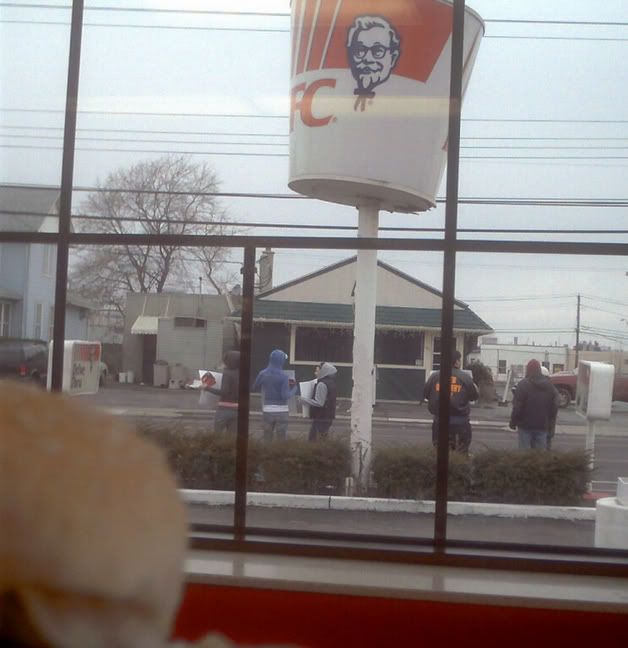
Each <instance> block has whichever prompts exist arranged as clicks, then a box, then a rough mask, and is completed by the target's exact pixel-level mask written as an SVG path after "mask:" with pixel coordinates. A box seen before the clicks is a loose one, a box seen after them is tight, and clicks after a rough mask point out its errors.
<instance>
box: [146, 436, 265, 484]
mask: <svg viewBox="0 0 628 648" xmlns="http://www.w3.org/2000/svg"><path fill="white" fill-rule="evenodd" d="M139 431H140V433H141V434H143V435H144V436H146V437H147V438H148V439H150V440H152V441H154V442H155V443H157V444H158V445H160V446H161V447H162V448H163V449H164V451H165V453H166V458H167V460H168V463H169V465H170V467H171V468H172V470H173V471H174V472H175V473H176V475H177V477H178V479H179V484H180V486H181V487H182V488H197V489H211V490H233V488H234V484H235V437H233V438H228V437H225V436H223V435H220V434H215V433H213V432H196V433H189V432H186V430H185V428H184V427H183V426H182V425H174V426H169V427H154V426H142V427H140V428H139ZM258 456H259V448H258V445H257V444H256V443H255V442H249V461H248V465H247V475H248V476H247V480H248V484H249V486H250V485H251V484H252V483H253V474H254V472H255V467H256V465H257V462H258Z"/></svg>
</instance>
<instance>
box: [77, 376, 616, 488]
mask: <svg viewBox="0 0 628 648" xmlns="http://www.w3.org/2000/svg"><path fill="white" fill-rule="evenodd" d="M84 398H86V399H87V400H90V401H92V402H94V403H95V404H97V405H99V406H104V407H107V408H110V409H112V410H114V411H118V412H119V413H120V414H126V415H129V416H134V417H138V416H139V417H149V418H151V419H152V418H164V420H166V419H169V418H174V419H176V420H184V421H185V420H196V421H198V422H201V421H203V420H205V419H206V420H208V421H210V420H211V413H210V412H207V411H205V410H203V409H201V408H199V405H198V393H197V392H195V391H192V390H168V389H157V388H153V387H145V386H140V385H117V384H116V385H112V386H108V387H105V388H104V389H102V390H101V391H100V392H99V393H98V394H96V395H94V396H89V397H87V396H86V397H84ZM348 407H349V402H348V401H340V403H339V407H338V415H339V418H338V420H337V421H336V422H335V424H334V427H333V430H334V432H335V434H336V435H337V436H338V437H339V438H347V439H348V437H349V418H348ZM258 410H259V398H258V397H257V396H253V397H252V402H251V411H252V415H251V432H252V434H253V436H254V437H258V436H260V418H259V414H258ZM373 414H374V421H373V445H374V447H375V448H378V447H386V446H393V445H416V444H421V443H429V442H430V440H431V429H430V420H431V417H430V415H429V413H428V411H427V408H426V407H425V405H422V406H420V405H417V404H401V403H379V404H378V405H377V406H376V407H375V409H374V412H373ZM509 416H510V408H509V407H491V408H481V407H475V408H473V410H472V419H473V420H474V421H475V423H474V428H473V429H474V432H473V444H472V446H471V449H472V451H476V452H478V451H480V450H481V449H482V448H483V447H493V448H514V447H516V442H517V441H516V433H514V432H512V431H510V430H508V429H507V422H508V418H509ZM308 427H309V422H308V421H307V420H305V419H302V418H300V417H293V418H291V421H290V429H289V434H290V435H291V436H295V437H305V436H306V435H307V430H308ZM599 428H600V429H599V431H598V434H597V437H596V445H595V464H596V469H595V474H594V479H595V484H594V486H595V487H596V488H597V490H602V491H603V492H611V491H613V492H614V486H615V485H616V483H617V477H624V476H628V403H616V404H614V407H613V416H612V418H611V421H609V422H603V423H601V424H599ZM586 429H587V428H586V424H585V422H584V421H583V419H582V418H581V417H580V416H579V415H578V414H577V413H576V412H575V410H574V408H573V406H571V407H569V408H566V409H562V410H560V412H559V417H558V425H557V432H556V437H555V441H554V447H555V448H556V449H558V450H568V449H577V448H583V447H584V442H585V434H586Z"/></svg>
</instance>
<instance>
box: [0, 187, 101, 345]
mask: <svg viewBox="0 0 628 648" xmlns="http://www.w3.org/2000/svg"><path fill="white" fill-rule="evenodd" d="M58 198H59V192H58V191H57V190H56V189H37V188H31V187H14V186H11V187H6V186H0V231H5V232H55V231H57V223H58V221H57V213H58ZM56 262H57V255H56V248H55V246H54V245H41V244H38V245H35V244H32V243H0V336H2V337H22V338H36V339H39V340H45V341H49V340H50V339H51V338H52V327H53V320H54V316H53V307H54V294H55V271H56ZM90 309H91V306H90V305H89V304H87V303H86V302H85V301H84V300H81V299H80V298H78V297H75V296H73V295H68V304H67V310H66V324H65V337H66V338H67V339H75V340H77V339H78V340H85V339H87V336H88V317H87V315H88V312H89V310H90Z"/></svg>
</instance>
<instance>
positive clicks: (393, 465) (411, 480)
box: [372, 445, 471, 501]
mask: <svg viewBox="0 0 628 648" xmlns="http://www.w3.org/2000/svg"><path fill="white" fill-rule="evenodd" d="M372 470H373V477H374V479H375V483H376V484H377V487H376V492H377V495H378V496H379V497H393V498H398V499H430V500H431V499H434V497H435V489H436V451H435V449H434V448H433V447H432V446H431V445H430V446H419V447H400V448H385V449H382V450H380V451H379V452H378V453H377V454H376V455H375V458H374V460H373V466H372ZM470 483H471V462H470V460H469V459H468V458H467V457H465V456H464V455H462V454H460V453H457V452H452V453H450V455H449V478H448V498H449V499H450V500H456V501H461V500H464V499H467V498H468V493H469V490H470Z"/></svg>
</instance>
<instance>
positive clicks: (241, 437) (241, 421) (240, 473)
mask: <svg viewBox="0 0 628 648" xmlns="http://www.w3.org/2000/svg"><path fill="white" fill-rule="evenodd" d="M242 275H243V278H242V308H241V313H242V314H241V317H240V392H239V398H238V434H237V437H236V466H235V505H234V510H233V526H234V532H235V536H236V539H237V540H242V539H244V533H245V528H246V493H247V484H246V481H247V480H246V477H247V472H248V471H247V466H248V450H249V413H250V401H251V396H250V386H251V346H252V334H253V300H254V298H255V247H254V246H250V245H249V246H247V247H245V248H244V267H243V269H242Z"/></svg>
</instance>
